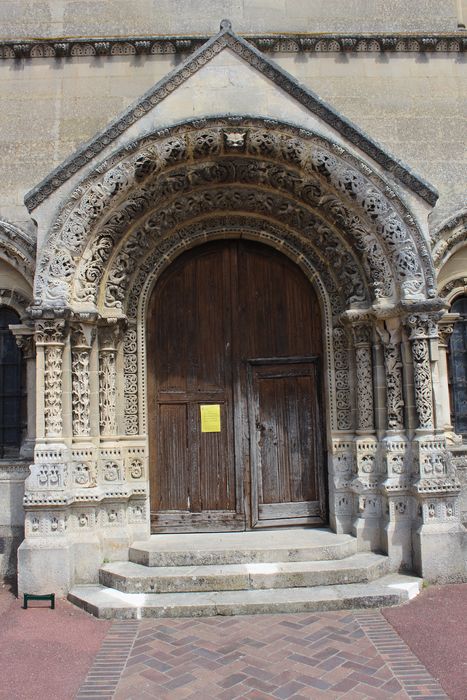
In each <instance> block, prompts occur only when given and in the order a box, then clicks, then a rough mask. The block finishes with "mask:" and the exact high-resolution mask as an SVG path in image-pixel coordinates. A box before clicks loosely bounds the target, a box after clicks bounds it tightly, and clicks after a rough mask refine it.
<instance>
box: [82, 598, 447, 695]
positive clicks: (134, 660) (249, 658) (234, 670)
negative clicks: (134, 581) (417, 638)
mask: <svg viewBox="0 0 467 700" xmlns="http://www.w3.org/2000/svg"><path fill="white" fill-rule="evenodd" d="M122 630H123V631H124V633H125V630H126V634H127V638H126V639H127V647H126V648H127V652H128V660H127V661H126V663H125V662H124V661H123V659H122V658H120V661H119V662H116V661H117V660H116V657H115V653H114V651H112V650H110V654H109V656H108V661H107V662H106V663H107V664H108V665H107V669H108V671H109V672H108V673H107V675H102V671H103V669H104V667H103V665H102V664H103V663H104V662H105V658H106V657H105V654H101V655H100V662H99V663H100V666H99V668H96V667H95V666H94V667H93V668H92V669H91V672H90V674H89V675H88V678H87V681H86V683H85V684H84V685H83V686H82V688H81V690H80V693H79V694H78V696H77V698H78V699H79V700H84V699H85V698H88V699H91V698H92V699H93V700H95V699H97V698H101V699H103V700H104V699H105V700H111V699H112V698H113V700H149V698H151V699H152V700H154V698H156V699H157V700H185V699H189V698H193V699H197V700H206V698H219V700H234V699H237V698H238V699H244V700H246V699H248V700H289V699H293V700H302V699H306V698H308V699H310V698H311V699H313V700H319V699H321V698H325V699H327V700H331V699H333V698H345V699H346V700H363V699H367V698H375V699H376V700H390V699H391V700H402V699H405V700H406V699H407V698H424V699H426V700H428V698H439V699H441V698H447V696H446V694H445V693H444V691H443V690H442V688H441V686H440V685H439V684H438V683H437V682H436V681H435V680H434V679H433V678H432V676H431V675H430V674H429V673H428V671H427V670H426V669H425V667H424V666H423V664H421V662H420V661H419V660H418V659H417V657H415V656H414V654H413V653H412V652H411V651H410V649H409V648H408V647H407V645H406V644H405V643H404V642H403V641H402V639H401V638H400V637H399V636H398V635H397V633H396V632H395V631H394V630H393V628H392V627H391V626H390V625H389V624H388V622H387V621H386V620H385V618H384V617H383V615H382V614H381V612H379V611H346V612H330V613H323V614H312V615H310V614H308V613H304V614H294V615H260V616H245V617H244V616H239V617H229V618H219V617H217V618H199V619H171V620H142V621H141V622H117V623H115V624H114V626H113V628H112V632H111V634H110V635H109V638H110V637H111V636H112V635H113V636H114V638H115V639H118V638H119V636H120V635H121V634H122ZM130 637H132V641H133V644H132V645H131V644H130V643H129V642H130ZM130 647H131V648H130ZM121 651H122V652H123V646H122V647H121ZM119 663H120V665H119ZM123 667H124V670H123V673H121V669H123ZM99 673H100V674H101V675H99ZM120 673H121V676H120Z"/></svg>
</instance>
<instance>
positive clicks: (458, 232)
mask: <svg viewBox="0 0 467 700" xmlns="http://www.w3.org/2000/svg"><path fill="white" fill-rule="evenodd" d="M432 241H433V260H434V264H435V269H436V272H437V277H438V289H439V296H440V297H441V299H443V300H444V301H445V303H446V309H447V313H445V315H444V316H443V317H442V318H441V320H440V344H439V349H440V385H441V391H442V398H443V400H442V406H441V413H442V415H443V419H444V424H445V426H446V430H447V434H448V436H449V439H450V441H451V442H452V443H453V444H457V446H458V447H457V449H462V448H461V446H460V443H462V442H463V441H464V442H465V429H464V428H462V430H460V429H459V428H460V426H461V425H463V422H464V420H463V418H462V417H461V414H462V410H459V407H460V404H461V403H462V401H463V396H462V394H463V393H465V390H464V389H463V387H462V386H460V385H459V387H455V386H454V383H453V382H454V378H455V375H456V374H457V375H458V378H459V382H457V383H458V384H459V383H460V384H462V383H463V379H462V375H463V373H464V374H465V372H466V363H467V358H466V357H465V352H464V350H463V342H464V341H463V334H464V333H463V329H464V328H465V319H464V318H463V314H461V317H459V316H458V309H457V307H458V306H460V308H461V309H463V304H462V300H463V299H464V298H465V297H466V296H467V212H466V211H460V212H457V213H456V214H455V215H454V216H451V217H450V218H449V219H448V220H447V221H445V222H444V223H443V224H441V225H440V226H439V227H438V229H437V230H436V231H435V232H434V233H433V235H432ZM454 331H455V332H454ZM453 332H454V334H453ZM454 346H455V347H454ZM454 363H455V367H454ZM457 390H458V394H457V395H456V396H455V395H454V394H455V392H456V391H457ZM456 413H458V414H459V415H458V416H456Z"/></svg>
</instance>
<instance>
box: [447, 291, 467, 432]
mask: <svg viewBox="0 0 467 700" xmlns="http://www.w3.org/2000/svg"><path fill="white" fill-rule="evenodd" d="M451 312H452V313H457V314H459V318H458V319H457V321H456V322H455V324H454V329H453V332H452V335H451V337H450V340H449V380H450V391H451V410H452V414H453V415H452V424H453V426H454V430H455V432H456V433H457V434H458V435H462V437H463V439H464V440H467V295H464V296H460V297H457V299H455V300H454V302H453V303H452V306H451Z"/></svg>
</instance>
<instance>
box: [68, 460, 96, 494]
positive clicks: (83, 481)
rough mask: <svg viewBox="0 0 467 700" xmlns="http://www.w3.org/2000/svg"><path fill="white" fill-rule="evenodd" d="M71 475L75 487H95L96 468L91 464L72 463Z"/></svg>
mask: <svg viewBox="0 0 467 700" xmlns="http://www.w3.org/2000/svg"><path fill="white" fill-rule="evenodd" d="M72 474H73V481H74V484H75V486H76V487H78V488H93V487H94V486H96V483H97V479H96V466H95V464H94V463H93V462H74V463H73V464H72Z"/></svg>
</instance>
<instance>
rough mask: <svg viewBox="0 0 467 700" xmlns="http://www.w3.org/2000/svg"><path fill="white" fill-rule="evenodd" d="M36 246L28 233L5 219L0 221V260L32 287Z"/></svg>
mask: <svg viewBox="0 0 467 700" xmlns="http://www.w3.org/2000/svg"><path fill="white" fill-rule="evenodd" d="M35 255H36V247H35V241H34V240H33V238H32V237H31V236H29V234H27V233H25V232H24V231H21V229H19V228H18V227H17V226H13V224H10V223H9V222H7V221H0V260H2V259H3V260H5V262H7V263H8V264H9V265H11V266H12V267H14V268H15V270H17V271H18V272H19V273H20V274H21V275H22V276H23V277H24V278H25V280H26V282H27V283H28V284H29V285H30V286H31V287H32V285H33V280H34V269H35Z"/></svg>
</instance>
